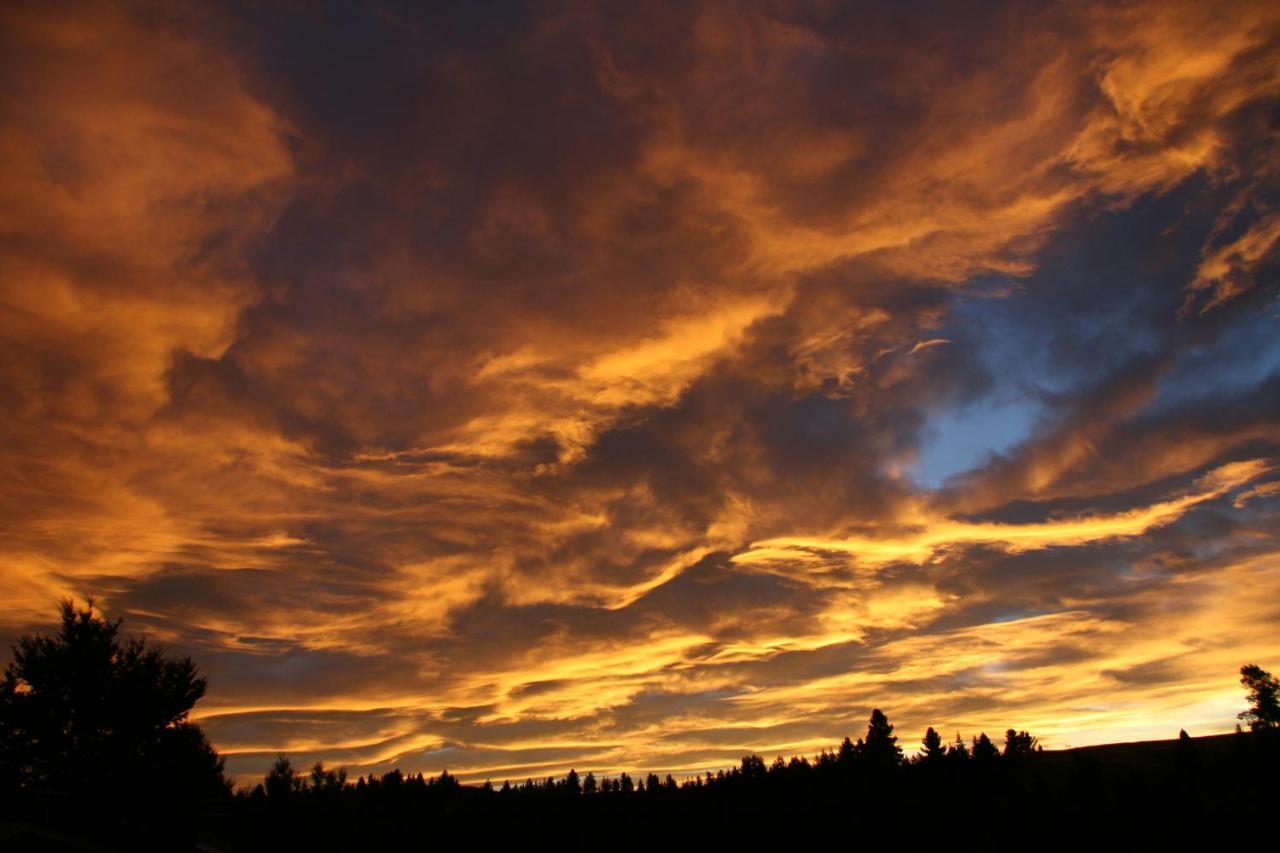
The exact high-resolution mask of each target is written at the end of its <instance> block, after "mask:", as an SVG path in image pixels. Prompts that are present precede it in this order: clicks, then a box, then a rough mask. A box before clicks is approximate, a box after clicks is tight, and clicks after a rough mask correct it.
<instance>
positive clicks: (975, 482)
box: [0, 2, 1280, 779]
mask: <svg viewBox="0 0 1280 853" xmlns="http://www.w3.org/2000/svg"><path fill="white" fill-rule="evenodd" d="M2 14H3V24H2V26H0V30H2V31H3V39H4V45H3V48H2V49H0V56H2V57H3V59H0V63H3V67H4V75H5V80H6V90H7V94H6V98H5V99H4V102H3V104H2V105H0V157H2V158H3V163H4V169H3V174H4V178H3V180H2V181H0V201H2V202H3V203H2V204H0V211H3V212H2V213H0V223H3V228H2V229H0V235H2V236H0V306H2V310H0V340H2V341H3V347H4V357H3V358H2V359H0V393H3V395H4V401H5V412H6V416H5V417H4V418H3V419H2V420H0V430H2V433H0V439H2V444H0V465H3V468H4V472H5V478H4V486H3V487H2V488H0V518H2V519H3V521H2V522H0V534H2V536H0V583H2V584H3V588H4V592H5V595H4V598H3V605H2V606H0V628H2V629H3V631H4V632H5V634H6V635H7V636H14V635H16V634H18V633H20V632H22V631H28V630H32V629H34V628H39V627H41V626H44V625H47V623H48V622H49V621H50V617H51V615H52V613H53V603H54V602H55V601H56V599H57V598H58V597H60V596H63V595H67V594H77V595H95V596H97V598H98V601H99V603H100V605H101V606H102V607H103V608H104V609H105V610H106V611H107V612H109V613H111V614H113V615H122V616H125V617H126V619H127V626H128V627H129V628H130V629H132V630H135V631H138V632H142V633H145V634H147V635H148V636H151V637H154V638H157V639H160V640H162V641H164V642H167V643H170V644H171V645H172V646H173V647H175V648H177V649H180V650H181V651H183V652H186V653H190V654H192V655H193V656H195V657H196V659H197V660H198V662H199V663H200V664H201V666H202V668H203V669H204V671H205V672H206V673H207V674H208V675H209V677H210V681H211V688H210V692H209V695H208V696H207V698H206V699H205V700H204V701H203V702H202V703H201V705H200V707H199V712H200V716H201V720H202V724H203V725H204V726H205V728H206V730H207V731H208V732H209V734H210V736H211V737H212V739H213V740H214V743H215V745H216V746H218V748H219V749H221V750H223V751H224V752H226V753H228V754H229V756H230V759H229V766H230V768H231V769H232V770H233V772H236V773H238V774H244V775H246V776H252V775H254V774H257V773H260V772H262V770H263V769H264V768H265V766H266V764H267V763H268V762H269V760H270V757H271V756H273V755H274V754H275V753H276V752H278V751H280V750H287V751H289V752H290V753H292V754H294V755H295V757H297V758H298V759H299V760H301V761H305V762H309V761H312V760H315V759H323V760H325V761H326V762H331V763H341V764H345V765H347V766H348V767H350V768H351V769H352V772H353V773H358V772H367V771H370V770H377V771H381V770H385V769H387V768H389V767H390V766H392V765H398V766H400V767H402V768H404V769H407V770H419V769H421V770H424V771H427V772H437V771H438V770H439V769H440V768H441V767H444V766H447V767H449V769H450V770H451V771H454V772H457V773H459V774H460V775H461V776H463V777H464V778H466V779H473V778H484V777H487V776H491V777H493V778H495V779H501V778H507V777H511V778H523V777H525V776H538V775H546V774H547V773H562V772H564V771H566V770H567V769H568V768H569V767H570V766H574V767H576V768H577V769H578V770H579V771H584V770H586V769H594V770H596V771H598V772H599V771H603V772H612V771H617V770H621V769H655V770H674V771H679V770H692V769H696V768H704V767H712V766H720V765H722V764H724V763H726V762H729V761H733V760H735V759H736V758H737V757H738V756H740V755H741V754H742V753H743V752H744V751H748V750H754V751H763V752H765V753H767V754H773V753H777V752H785V753H788V754H789V753H792V752H797V751H806V752H807V751H812V750H814V749H816V748H817V747H820V746H824V745H827V744H829V743H830V742H832V741H833V740H835V739H837V738H838V737H841V736H843V735H844V734H847V733H851V732H854V731H855V730H856V729H858V728H859V727H860V726H861V725H862V722H863V721H864V720H865V718H866V715H867V713H868V711H869V709H870V707H872V706H873V705H877V706H880V707H883V708H885V710H886V711H888V712H889V713H890V716H891V718H892V719H893V720H894V721H895V722H897V723H898V724H899V726H900V728H901V733H902V734H904V735H906V736H908V738H910V737H913V736H914V735H913V733H914V732H915V731H916V730H917V729H920V730H922V729H923V728H924V726H925V725H935V726H937V727H939V728H941V729H943V730H945V731H950V730H954V729H961V730H963V731H965V732H966V733H968V732H969V731H977V730H982V729H986V730H990V731H995V730H1002V729H1003V728H1005V727H1007V726H1008V725H1017V726H1019V727H1027V728H1030V729H1032V730H1033V731H1034V732H1035V733H1036V734H1038V735H1040V736H1041V738H1042V739H1043V740H1044V741H1045V742H1047V743H1049V744H1052V745H1063V744H1067V743H1074V744H1080V743H1086V742H1098V741H1105V740H1113V739H1117V738H1126V737H1137V736H1164V735H1168V734H1170V733H1171V732H1176V731H1177V729H1178V728H1179V727H1180V726H1186V727H1188V728H1191V729H1194V728H1195V727H1200V728H1201V729H1202V730H1204V731H1218V730H1224V729H1226V728H1228V727H1229V726H1230V725H1231V723H1232V722H1233V715H1234V712H1235V710H1237V709H1238V708H1237V706H1238V705H1240V702H1241V701H1242V700H1241V696H1240V695H1239V690H1238V688H1237V687H1236V684H1235V671H1236V670H1237V669H1238V667H1239V666H1240V664H1242V663H1244V662H1246V661H1254V660H1256V661H1257V662H1259V663H1262V664H1263V665H1264V666H1271V667H1275V666H1277V665H1280V639H1277V635H1276V632H1275V625H1276V624H1280V604H1277V602H1280V596H1278V595H1277V593H1280V537H1278V536H1277V533H1276V531H1277V530H1280V524H1278V523H1277V522H1278V521H1280V500H1278V499H1280V344H1277V340H1280V338H1278V337H1277V335H1276V324H1277V304H1276V302H1275V299H1276V294H1277V288H1276V280H1277V279H1276V262H1275V245H1276V242H1277V240H1280V210H1278V209H1277V207H1276V204H1277V200H1278V198H1280V196H1278V194H1277V188H1278V187H1280V176H1278V175H1277V166H1276V164H1277V163H1278V162H1280V157H1277V143H1276V133H1277V126H1276V109H1277V103H1278V102H1277V94H1278V93H1280V14H1277V12H1276V10H1275V8H1274V5H1273V4H1268V3H1262V2H1257V3H1232V4H1226V5H1225V6H1223V7H1222V8H1210V7H1208V6H1206V5H1205V4H1194V3H1186V4H1169V3H1159V4H1142V3H1134V4H1124V5H1117V6H1108V7H1105V8H1101V9H1097V10H1094V9H1090V8H1089V7H1087V6H1085V5H1082V4H1062V5H1060V6H1056V7H1046V8H1039V9H1035V10H1032V9H1030V8H1027V7H1025V6H1024V4H1008V5H1001V4H992V5H990V6H986V7H984V9H983V12H982V14H981V15H980V16H977V17H975V16H974V15H972V13H971V11H970V10H960V9H958V8H955V7H948V6H943V5H940V6H933V5H931V4H884V5H883V6H880V7H876V6H868V5H865V4H858V6H857V7H856V8H855V7H852V6H850V7H842V6H838V5H836V6H832V5H828V4H822V3H814V4H807V3H795V4H792V3H777V4H763V5H761V6H758V7H756V6H751V7H734V6H729V5H726V4H673V5H671V6H661V7H655V6H648V5H646V6H644V7H640V8H637V9H634V10H627V9H625V8H615V9H611V10H609V11H607V12H606V11H604V10H602V9H600V8H595V7H585V8H584V7H581V6H578V5H576V4H569V5H566V6H564V7H552V6H549V5H545V4H531V6H530V7H528V8H524V9H521V8H518V7H514V6H511V7H506V8H503V9H502V11H501V13H500V14H499V13H498V12H496V11H495V10H491V9H481V8H480V7H479V6H478V5H477V6H471V4H466V5H464V6H463V7H462V8H461V9H455V10H453V11H450V12H441V11H438V10H437V11H436V12H432V13H424V12H422V11H421V10H418V9H417V8H416V5H415V4H406V5H405V6H400V5H398V4H371V5H369V6H368V7H367V8H359V7H356V6H351V7H347V8H345V9H344V10H342V11H340V12H338V11H333V10H329V11H324V12H322V11H319V10H316V9H294V10H290V11H289V12H287V13H286V12H284V11H281V10H280V8H269V7H260V6H258V5H256V4H248V5H247V6H246V7H245V8H238V7H235V6H231V7H228V8H226V9H222V10H219V11H217V12H213V11H210V10H208V9H202V8H201V7H199V6H191V7H188V6H186V5H185V4H181V3H178V4H167V3H166V4H155V5H147V4H143V5H137V4H97V3H84V4H74V5H66V6H61V5H60V6H57V7H49V8H45V7H38V6H27V7H16V8H12V9H6V10H5V11H4V12H3V13H2ZM934 466H941V467H937V468H936V470H935V467H934Z"/></svg>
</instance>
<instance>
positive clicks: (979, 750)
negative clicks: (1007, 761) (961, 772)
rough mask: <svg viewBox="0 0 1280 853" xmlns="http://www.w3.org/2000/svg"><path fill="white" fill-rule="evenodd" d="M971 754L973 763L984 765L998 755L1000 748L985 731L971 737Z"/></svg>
mask: <svg viewBox="0 0 1280 853" xmlns="http://www.w3.org/2000/svg"><path fill="white" fill-rule="evenodd" d="M972 754H973V760H974V762H975V763H977V764H980V765H986V764H990V763H991V762H993V761H995V760H996V759H997V758H999V757H1000V750H999V749H997V748H996V745H995V744H994V743H992V742H991V738H989V737H987V733H986V732H983V733H982V734H980V735H978V736H977V737H976V738H974V739H973V752H972Z"/></svg>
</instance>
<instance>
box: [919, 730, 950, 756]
mask: <svg viewBox="0 0 1280 853" xmlns="http://www.w3.org/2000/svg"><path fill="white" fill-rule="evenodd" d="M921 743H923V744H924V753H923V755H922V756H921V759H922V760H924V761H926V762H928V763H930V764H935V763H937V762H938V761H940V760H941V759H942V757H943V756H944V755H945V754H946V750H944V749H943V748H942V737H941V736H939V734H938V733H937V732H936V731H934V729H933V726H929V728H928V729H926V730H925V733H924V740H923V741H921Z"/></svg>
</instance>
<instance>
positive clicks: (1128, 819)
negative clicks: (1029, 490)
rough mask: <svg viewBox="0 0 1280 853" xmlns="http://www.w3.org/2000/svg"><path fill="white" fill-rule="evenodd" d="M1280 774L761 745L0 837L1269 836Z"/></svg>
mask: <svg viewBox="0 0 1280 853" xmlns="http://www.w3.org/2000/svg"><path fill="white" fill-rule="evenodd" d="M1277 771H1280V738H1277V737H1274V736H1270V735H1269V734H1268V733H1257V734H1254V733H1245V734H1237V735H1223V736H1214V737H1203V738H1194V739H1186V740H1183V741H1177V740H1172V741H1152V742H1145V743H1129V744H1111V745H1107V746H1097V747H1088V748H1083V749H1074V750H1066V751H1061V752H1036V751H1028V752H1025V753H1022V754H1008V753H1006V754H999V753H998V752H995V751H994V750H993V751H990V752H988V753H984V754H981V755H975V754H974V753H973V751H966V752H965V754H964V755H959V754H957V751H956V750H955V749H954V748H953V749H952V750H943V751H942V752H939V753H935V755H934V756H933V757H932V758H928V759H923V760H913V761H911V762H906V763H894V762H882V763H876V762H874V761H872V760H869V759H868V757H865V756H859V755H858V754H857V753H856V751H854V752H849V751H848V750H838V751H837V752H834V753H824V754H823V755H822V756H819V757H818V759H816V760H814V761H812V762H810V761H805V760H800V759H795V760H792V761H791V762H787V763H784V762H780V761H779V762H775V763H774V764H772V765H766V764H765V763H764V762H763V761H761V760H760V759H759V758H757V757H755V756H750V757H748V758H746V759H744V760H743V763H742V765H741V766H740V767H738V768H735V769H733V770H732V771H730V772H728V773H725V774H718V775H717V776H714V777H704V778H702V779H700V780H698V781H697V782H696V783H695V782H692V781H686V782H683V783H680V784H677V783H676V782H675V780H669V779H667V780H659V779H657V777H650V778H649V779H648V780H637V783H638V784H636V785H634V786H633V785H632V783H631V780H630V779H627V780H625V782H623V781H621V780H610V783H609V784H608V785H606V786H604V787H606V788H608V790H603V791H602V790H600V787H599V785H598V783H597V784H595V787H596V790H595V791H593V792H592V791H590V788H591V787H593V783H595V780H591V782H588V783H586V784H585V786H584V782H583V780H581V779H578V778H577V777H576V774H575V776H574V777H573V778H570V779H560V780H555V781H554V782H553V781H551V780H548V781H547V782H543V783H532V784H528V785H520V786H516V787H514V788H511V789H510V790H488V789H484V788H475V787H466V786H461V785H458V784H457V783H456V782H453V781H452V779H451V777H448V776H447V775H446V776H443V777H441V778H437V779H429V780H424V779H422V778H421V777H404V776H401V775H400V774H399V773H398V772H393V773H391V774H387V775H386V776H383V777H381V778H378V779H370V780H361V784H360V785H358V786H357V785H353V784H350V783H348V784H345V785H338V784H334V782H335V780H334V779H332V778H330V779H329V780H328V784H325V779H324V777H319V778H318V779H317V781H316V782H315V783H314V784H312V783H306V782H304V781H303V780H302V779H299V780H296V781H294V782H293V783H292V784H284V785H280V784H277V785H276V787H275V789H274V790H272V792H271V793H270V794H268V793H267V792H266V791H265V790H262V791H259V792H257V793H256V794H255V795H238V796H235V797H228V798H225V799H221V800H215V801H207V802H202V803H198V804H191V803H180V802H172V801H165V799H164V798H163V796H161V797H159V798H158V799H156V800H155V801H154V802H140V801H138V799H137V798H133V797H130V795H129V792H127V791H114V792H103V794H102V796H101V797H98V798H97V799H96V800H95V801H94V802H84V801H70V800H65V799H62V800H60V799H58V798H51V797H41V796H38V795H29V794H27V795H21V796H19V795H12V796H10V797H6V798H5V800H4V802H3V806H2V808H3V815H4V823H3V828H2V829H0V849H4V850H13V851H20V850H42V851H43V850H59V851H61V850H143V849H152V850H197V849H203V850H214V851H229V853H230V852H231V851H259V850H263V851H265V850H271V851H280V850H303V851H307V850H339V849H342V850H392V849H394V850H402V851H404V850H436V849H445V848H449V849H497V848H504V849H528V848H531V847H536V848H544V847H546V848H549V849H562V850H592V851H600V850H618V849H622V850H663V849H680V850H697V849H704V850H715V849H724V848H726V847H727V848H728V849H735V848H737V849H762V848H786V847H790V846H796V845H799V846H803V847H806V848H813V847H817V848H818V849H827V848H828V847H830V849H841V850H850V849H858V848H866V849H877V848H890V849H903V848H906V849H917V848H950V849H1034V848H1039V849H1045V848H1048V849H1060V848H1068V847H1072V848H1078V847H1081V846H1086V845H1087V846H1088V847H1093V848H1098V849H1113V848H1117V847H1124V848H1127V849H1130V850H1156V849H1161V850H1163V849H1197V848H1198V849H1205V850H1209V849H1226V848H1228V847H1234V846H1235V845H1237V844H1238V845H1241V847H1242V849H1270V848H1271V846H1272V845H1273V844H1274V843H1275V833H1276V829H1275V827H1274V816H1275V814H1276V808H1277V804H1280V773H1278V772H1277ZM276 781H277V783H279V781H280V780H278V779H277V780H276ZM646 781H647V783H648V784H644V783H645V782H646ZM624 785H625V787H626V788H630V790H625V789H622V790H618V788H623V786H624ZM584 787H586V788H587V791H584V790H583V789H584Z"/></svg>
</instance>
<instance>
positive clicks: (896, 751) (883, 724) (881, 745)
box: [862, 708, 902, 769]
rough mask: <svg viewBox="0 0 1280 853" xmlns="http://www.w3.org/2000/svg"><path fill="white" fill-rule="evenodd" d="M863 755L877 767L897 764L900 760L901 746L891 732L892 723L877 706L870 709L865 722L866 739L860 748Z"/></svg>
mask: <svg viewBox="0 0 1280 853" xmlns="http://www.w3.org/2000/svg"><path fill="white" fill-rule="evenodd" d="M862 754H863V757H864V758H865V759H866V761H867V762H868V763H869V764H870V765H871V766H872V767H876V768H879V769H885V768H892V767H896V766H898V764H899V763H900V762H901V761H902V747H900V746H898V738H897V737H896V736H895V735H894V733H893V724H892V723H890V722H889V718H888V717H886V716H885V715H884V712H883V711H881V710H880V709H879V708H876V709H874V710H872V712H871V720H870V722H868V723H867V740H866V742H865V743H864V744H863V748H862Z"/></svg>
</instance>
